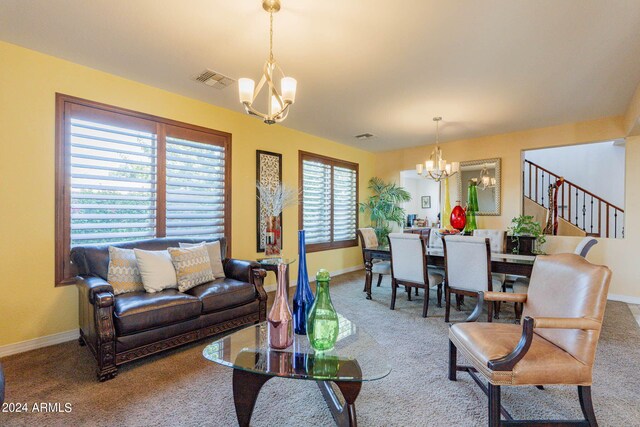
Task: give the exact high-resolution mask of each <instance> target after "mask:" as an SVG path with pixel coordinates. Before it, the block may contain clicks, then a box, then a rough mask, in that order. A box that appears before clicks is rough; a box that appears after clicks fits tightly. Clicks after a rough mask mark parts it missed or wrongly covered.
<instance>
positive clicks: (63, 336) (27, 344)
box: [0, 329, 80, 358]
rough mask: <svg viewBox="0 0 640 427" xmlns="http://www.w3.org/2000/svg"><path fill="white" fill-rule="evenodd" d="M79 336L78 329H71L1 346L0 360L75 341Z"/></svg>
mask: <svg viewBox="0 0 640 427" xmlns="http://www.w3.org/2000/svg"><path fill="white" fill-rule="evenodd" d="M79 336H80V335H79V332H78V329H72V330H70V331H66V332H60V333H58V334H53V335H47V336H45V337H39V338H34V339H31V340H26V341H20V342H16V343H13V344H7V345H3V346H1V347H0V358H1V357H5V356H11V355H12V354H18V353H24V352H25V351H30V350H35V349H37V348H42V347H49V346H50V345H55V344H60V343H63V342H67V341H73V340H77V339H78V337H79Z"/></svg>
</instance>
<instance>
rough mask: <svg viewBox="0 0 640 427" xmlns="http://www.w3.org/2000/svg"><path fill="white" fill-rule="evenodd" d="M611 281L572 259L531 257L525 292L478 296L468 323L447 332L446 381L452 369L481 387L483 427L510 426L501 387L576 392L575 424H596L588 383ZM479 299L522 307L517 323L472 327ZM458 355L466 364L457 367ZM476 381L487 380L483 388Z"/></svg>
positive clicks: (452, 374) (597, 268)
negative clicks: (579, 412)
mask: <svg viewBox="0 0 640 427" xmlns="http://www.w3.org/2000/svg"><path fill="white" fill-rule="evenodd" d="M610 281H611V270H609V269H608V268H607V267H604V266H598V265H593V264H591V263H590V262H589V261H587V260H585V259H584V258H582V257H581V256H579V255H576V254H558V255H549V256H538V257H537V259H536V262H535V264H534V267H533V272H532V275H531V282H530V285H529V292H528V294H517V293H516V294H514V293H504V292H483V293H480V295H479V298H478V305H477V306H476V309H475V310H474V312H473V313H472V314H471V316H470V317H469V318H468V319H467V322H465V323H458V324H454V325H452V326H451V328H450V329H449V379H450V380H452V381H455V380H456V373H457V371H463V372H467V373H469V374H470V375H471V376H472V377H473V378H474V380H475V381H476V382H477V383H478V384H479V385H481V387H482V388H483V390H484V391H485V393H486V394H487V396H488V398H489V409H488V413H489V426H492V427H493V426H505V425H515V424H516V422H515V421H514V420H513V419H512V417H511V416H510V415H509V413H508V412H507V411H506V410H505V409H504V408H503V407H502V406H501V404H500V387H501V386H537V387H539V388H542V386H544V385H552V384H554V385H574V386H578V396H579V400H580V406H581V408H582V413H583V415H584V418H585V419H584V420H580V421H575V422H576V423H581V424H578V425H585V426H596V425H597V422H596V417H595V413H594V410H593V405H592V402H591V383H592V372H593V362H594V359H595V354H596V347H597V344H598V339H599V337H600V330H601V327H602V319H603V317H604V310H605V305H606V302H607V292H608V289H609V283H610ZM483 300H488V301H509V302H520V303H522V304H523V306H524V311H523V321H522V325H521V326H520V325H515V324H504V323H502V324H498V323H477V322H475V320H476V319H478V317H479V316H480V313H481V312H482V306H483ZM458 352H460V353H461V354H462V355H463V356H464V358H465V359H466V360H467V361H469V362H470V364H471V365H470V366H460V365H458V364H457V353H458ZM479 376H483V377H485V378H486V379H487V381H488V385H487V386H484V383H483V382H482V381H481V380H480V378H479ZM501 413H502V415H504V416H505V418H506V420H501ZM518 422H519V423H520V425H521V424H522V423H523V422H524V421H522V420H518ZM527 422H530V423H532V424H534V423H535V424H536V425H542V424H543V422H542V421H539V420H527ZM552 424H553V423H547V424H544V425H552Z"/></svg>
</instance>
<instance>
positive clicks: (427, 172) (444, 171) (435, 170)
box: [416, 117, 460, 182]
mask: <svg viewBox="0 0 640 427" xmlns="http://www.w3.org/2000/svg"><path fill="white" fill-rule="evenodd" d="M441 120H442V117H434V118H433V121H434V122H436V148H435V149H434V150H433V151H432V152H431V156H429V160H427V161H426V162H424V165H423V164H422V163H418V164H417V165H416V172H417V173H418V175H422V176H424V177H425V178H428V179H432V180H434V181H435V182H440V181H442V180H443V179H445V178H449V177H451V176H453V175H455V174H456V173H458V171H459V170H460V162H451V163H447V161H446V160H444V159H443V158H442V150H440V147H438V144H439V143H440V127H439V124H440V121H441Z"/></svg>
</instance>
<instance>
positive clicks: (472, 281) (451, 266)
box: [443, 236, 501, 322]
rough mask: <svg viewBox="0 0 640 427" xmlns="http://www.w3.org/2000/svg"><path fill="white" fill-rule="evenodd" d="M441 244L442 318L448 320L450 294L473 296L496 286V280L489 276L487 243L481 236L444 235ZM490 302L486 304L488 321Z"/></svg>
mask: <svg viewBox="0 0 640 427" xmlns="http://www.w3.org/2000/svg"><path fill="white" fill-rule="evenodd" d="M443 247H444V265H445V267H444V270H445V286H444V301H445V302H444V304H445V311H444V321H445V322H448V321H449V314H450V311H451V294H452V293H453V294H456V296H465V295H468V296H471V297H476V296H477V295H478V293H479V292H485V291H492V290H493V288H494V287H497V288H498V289H500V286H501V284H500V282H499V281H498V280H496V279H493V277H492V276H491V243H490V241H489V239H488V238H485V237H471V236H445V237H444V239H443ZM493 306H494V304H493V303H490V304H489V306H488V311H489V317H488V321H489V322H491V318H492V317H493Z"/></svg>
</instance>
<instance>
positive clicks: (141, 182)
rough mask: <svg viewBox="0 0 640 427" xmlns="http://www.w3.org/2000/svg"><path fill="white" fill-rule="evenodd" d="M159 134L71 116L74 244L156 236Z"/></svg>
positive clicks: (71, 181) (72, 226) (72, 236)
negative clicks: (157, 136)
mask: <svg viewBox="0 0 640 427" xmlns="http://www.w3.org/2000/svg"><path fill="white" fill-rule="evenodd" d="M156 148H157V143H156V136H155V134H152V133H150V132H147V131H141V130H136V129H127V128H123V127H117V126H109V125H104V124H101V123H96V122H91V121H87V120H80V119H74V118H72V119H71V129H70V155H71V180H70V187H71V227H70V228H71V246H77V245H81V244H89V243H106V242H121V241H126V240H134V239H143V238H150V237H154V236H155V232H156V183H157V180H156V157H157V156H156Z"/></svg>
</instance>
